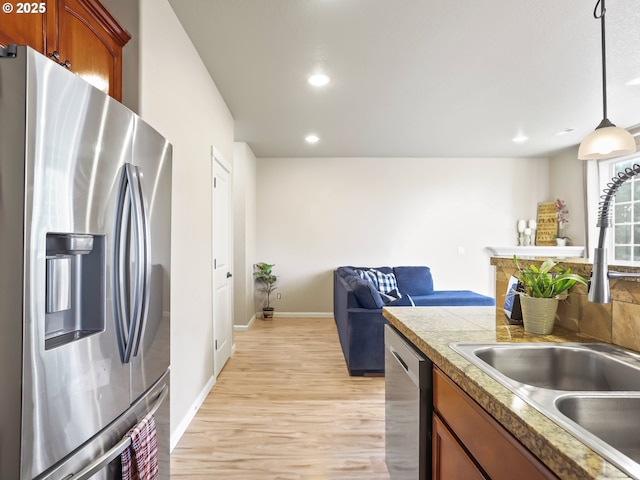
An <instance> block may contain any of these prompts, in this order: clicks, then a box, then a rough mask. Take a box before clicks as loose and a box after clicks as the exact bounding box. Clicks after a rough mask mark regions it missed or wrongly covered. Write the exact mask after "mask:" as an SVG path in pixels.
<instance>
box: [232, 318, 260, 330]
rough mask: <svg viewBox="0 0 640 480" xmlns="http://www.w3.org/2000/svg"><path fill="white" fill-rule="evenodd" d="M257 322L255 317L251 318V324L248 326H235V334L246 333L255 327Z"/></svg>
mask: <svg viewBox="0 0 640 480" xmlns="http://www.w3.org/2000/svg"><path fill="white" fill-rule="evenodd" d="M255 321H256V316H255V315H254V316H253V317H251V320H249V323H247V324H246V325H234V326H233V330H234V331H235V332H246V331H247V330H249V329H250V328H251V325H253V322H255Z"/></svg>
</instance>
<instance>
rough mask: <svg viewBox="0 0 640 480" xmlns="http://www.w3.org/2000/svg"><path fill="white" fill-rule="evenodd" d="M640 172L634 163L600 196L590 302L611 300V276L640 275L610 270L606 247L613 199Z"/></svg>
mask: <svg viewBox="0 0 640 480" xmlns="http://www.w3.org/2000/svg"><path fill="white" fill-rule="evenodd" d="M639 173H640V165H638V164H637V163H634V164H633V165H632V166H631V167H629V168H626V169H625V170H624V171H623V172H620V173H619V174H618V175H617V176H616V177H613V178H612V179H611V183H608V184H607V187H606V188H605V189H604V191H603V195H602V196H601V197H600V198H602V201H601V202H600V205H599V207H598V223H597V225H596V226H597V227H599V228H600V234H599V235H598V246H597V247H596V248H595V249H594V251H593V269H592V270H591V279H590V280H589V293H588V298H589V301H590V302H594V303H610V302H611V290H610V288H609V279H610V278H632V277H640V273H624V272H611V271H609V267H608V265H607V249H606V247H605V242H606V238H607V229H608V228H609V227H610V226H611V204H612V203H613V199H614V197H615V195H616V193H617V191H618V189H619V188H620V187H621V186H622V184H623V183H625V182H626V181H627V180H629V179H630V178H632V177H634V176H636V175H638V174H639Z"/></svg>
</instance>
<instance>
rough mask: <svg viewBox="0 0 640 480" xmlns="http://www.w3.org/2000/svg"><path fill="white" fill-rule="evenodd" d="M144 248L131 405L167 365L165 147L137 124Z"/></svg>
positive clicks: (167, 174)
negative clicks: (143, 287)
mask: <svg viewBox="0 0 640 480" xmlns="http://www.w3.org/2000/svg"><path fill="white" fill-rule="evenodd" d="M132 148H133V163H134V164H135V165H136V167H137V168H138V169H139V172H140V174H139V180H140V189H141V195H140V196H141V198H142V203H143V208H142V210H143V211H144V213H145V225H146V227H147V229H148V231H147V240H148V242H147V247H148V249H149V252H148V256H147V261H148V262H149V263H148V265H147V270H146V274H147V275H148V282H146V290H145V292H143V296H144V297H143V303H144V307H145V308H144V309H143V319H142V321H143V324H142V329H141V334H140V338H139V340H138V342H137V343H136V345H135V348H134V349H133V354H132V358H131V392H132V393H131V395H132V401H133V400H135V399H136V398H138V397H139V396H140V395H142V394H143V393H144V392H145V391H146V390H147V389H148V388H149V387H150V386H151V385H153V384H154V383H155V382H156V381H157V380H158V378H159V377H160V375H162V374H163V373H164V371H165V370H166V369H167V368H169V361H170V343H169V341H170V329H171V325H170V304H169V296H170V281H169V279H170V273H171V272H170V263H171V152H172V149H171V144H169V143H168V142H167V141H166V140H165V139H164V138H163V137H162V136H161V135H160V134H159V133H158V132H156V131H155V130H154V129H153V128H151V127H150V126H149V125H147V124H146V123H144V122H143V121H142V120H140V119H136V124H135V129H134V136H133V147H132Z"/></svg>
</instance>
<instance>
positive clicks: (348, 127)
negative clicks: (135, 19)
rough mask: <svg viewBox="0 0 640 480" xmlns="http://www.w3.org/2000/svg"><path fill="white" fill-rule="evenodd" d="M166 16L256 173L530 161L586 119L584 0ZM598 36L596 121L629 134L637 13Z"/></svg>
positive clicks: (428, 2) (199, 11) (192, 11)
mask: <svg viewBox="0 0 640 480" xmlns="http://www.w3.org/2000/svg"><path fill="white" fill-rule="evenodd" d="M169 1H170V3H171V5H172V6H173V9H174V10H175V12H176V14H177V16H178V18H179V19H180V21H181V22H182V24H183V26H184V28H185V30H186V32H187V34H188V35H189V36H190V38H191V39H192V41H193V43H194V44H195V46H196V49H197V50H198V52H199V54H200V56H201V57H202V59H203V61H204V64H205V65H206V67H207V69H208V70H209V72H210V73H211V76H212V78H213V80H214V81H215V83H216V85H217V87H218V89H219V90H220V92H221V94H222V96H223V97H224V99H225V101H226V102H227V105H228V107H229V109H230V110H231V114H232V115H233V118H234V119H235V139H236V141H243V142H247V143H248V144H249V145H250V146H251V148H252V150H253V152H254V153H255V154H256V156H258V157H320V156H332V157H333V156H335V157H340V156H358V157H360V156H362V157H366V156H374V157H389V156H391V157H405V156H407V157H495V156H498V157H523V156H546V155H549V154H551V153H553V152H555V151H557V150H559V149H562V148H564V147H567V146H570V145H576V144H578V143H580V141H581V140H582V138H583V137H584V136H586V135H587V134H588V133H589V132H590V131H592V130H593V129H594V128H595V127H596V126H597V125H598V123H600V120H601V118H602V99H601V89H602V83H601V81H602V80H601V68H600V22H599V21H598V20H595V19H594V18H593V10H594V7H595V0H562V1H560V0H519V1H514V0H484V1H480V0H442V1H440V2H434V1H432V0H169ZM606 27H607V74H608V84H609V86H608V99H609V105H608V107H609V108H608V110H609V119H610V120H611V121H612V122H613V123H615V124H616V125H618V126H620V127H625V128H629V127H632V126H636V125H638V124H640V85H636V86H625V82H627V81H629V80H631V79H633V78H638V77H640V0H609V1H608V2H607V15H606ZM319 71H321V72H324V73H327V74H328V75H329V76H330V77H331V79H332V81H331V83H330V84H329V85H328V86H326V87H324V88H322V89H317V88H314V87H311V86H310V85H308V84H307V82H306V78H307V76H309V75H310V74H312V73H315V72H319ZM567 128H573V129H575V130H574V131H573V132H572V133H569V134H567V135H564V136H557V135H555V133H556V132H559V131H561V130H564V129H567ZM312 132H313V133H315V134H317V135H318V136H319V137H320V141H319V142H318V143H316V144H315V145H309V144H307V143H306V142H305V141H304V137H305V136H306V135H307V134H309V133H312ZM517 134H524V135H526V136H528V137H529V140H528V141H527V142H525V143H521V144H518V143H514V142H512V138H513V137H515V136H516V135H517Z"/></svg>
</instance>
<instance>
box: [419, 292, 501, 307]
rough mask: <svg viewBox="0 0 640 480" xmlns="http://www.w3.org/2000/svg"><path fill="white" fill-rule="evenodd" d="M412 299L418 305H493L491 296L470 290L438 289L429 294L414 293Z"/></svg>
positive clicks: (494, 302)
mask: <svg viewBox="0 0 640 480" xmlns="http://www.w3.org/2000/svg"><path fill="white" fill-rule="evenodd" d="M412 298H413V301H414V302H415V304H416V306H418V307H441V306H447V307H453V306H493V305H495V304H496V301H495V300H494V299H493V298H492V297H487V296H486V295H481V294H479V293H476V292H472V291H471V290H438V291H435V292H433V293H432V294H430V295H414V296H412Z"/></svg>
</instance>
